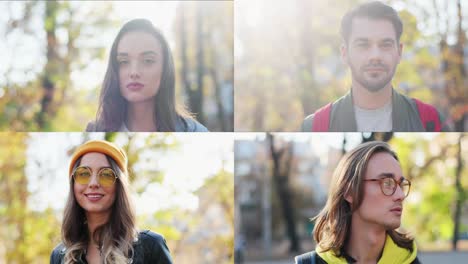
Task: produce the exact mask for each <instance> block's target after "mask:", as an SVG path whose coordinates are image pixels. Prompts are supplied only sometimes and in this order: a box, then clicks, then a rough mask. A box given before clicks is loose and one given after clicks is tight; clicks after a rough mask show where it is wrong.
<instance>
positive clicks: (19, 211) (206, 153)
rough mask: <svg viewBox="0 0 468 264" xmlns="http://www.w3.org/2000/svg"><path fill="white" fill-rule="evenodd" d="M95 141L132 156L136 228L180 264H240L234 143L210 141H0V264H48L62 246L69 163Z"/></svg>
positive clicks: (126, 137)
mask: <svg viewBox="0 0 468 264" xmlns="http://www.w3.org/2000/svg"><path fill="white" fill-rule="evenodd" d="M89 139H106V140H108V141H112V142H115V143H116V144H117V145H119V146H120V147H122V148H123V149H124V150H125V151H126V152H127V154H128V160H129V170H130V183H131V187H132V190H133V192H132V197H133V200H134V201H135V204H136V213H137V224H138V227H139V228H140V229H150V230H152V231H155V232H158V233H160V234H162V235H164V236H165V238H166V240H167V245H168V246H169V249H170V251H171V254H172V256H173V260H174V263H233V247H234V182H233V181H234V176H233V170H234V163H233V161H234V154H233V142H234V141H233V137H232V135H229V134H221V133H209V135H208V134H206V135H205V134H203V135H201V134H200V135H197V137H193V136H190V135H189V134H183V133H174V134H172V133H157V134H156V133H154V134H150V133H136V134H133V133H129V134H127V133H107V134H104V133H0V263H8V264H26V263H38V264H39V263H40V264H43V263H49V257H50V253H51V252H52V249H53V248H54V247H55V246H56V245H57V244H58V243H59V242H60V227H61V221H62V214H63V208H64V206H65V202H66V198H67V195H68V190H69V188H68V184H69V183H68V163H69V161H70V155H71V154H72V153H73V151H74V149H75V148H76V147H77V146H79V145H80V144H82V143H84V142H85V141H87V140H89Z"/></svg>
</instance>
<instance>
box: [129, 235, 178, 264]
mask: <svg viewBox="0 0 468 264" xmlns="http://www.w3.org/2000/svg"><path fill="white" fill-rule="evenodd" d="M138 244H140V245H141V247H142V250H143V252H142V253H143V255H144V260H145V263H157V264H172V258H171V255H170V253H169V248H168V247H167V245H166V240H165V239H164V237H163V236H162V235H160V234H157V233H154V232H152V231H149V230H145V231H141V232H140V233H139V234H138V243H137V245H138Z"/></svg>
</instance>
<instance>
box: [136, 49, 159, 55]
mask: <svg viewBox="0 0 468 264" xmlns="http://www.w3.org/2000/svg"><path fill="white" fill-rule="evenodd" d="M140 55H141V56H146V55H154V56H157V55H158V53H157V52H155V51H152V50H148V51H144V52H142V53H140Z"/></svg>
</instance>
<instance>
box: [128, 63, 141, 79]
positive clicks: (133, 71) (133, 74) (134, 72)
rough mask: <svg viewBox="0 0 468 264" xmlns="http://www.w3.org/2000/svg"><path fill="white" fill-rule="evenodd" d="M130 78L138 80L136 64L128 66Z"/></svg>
mask: <svg viewBox="0 0 468 264" xmlns="http://www.w3.org/2000/svg"><path fill="white" fill-rule="evenodd" d="M130 78H131V79H138V78H140V68H139V66H138V63H136V62H134V63H132V64H131V65H130Z"/></svg>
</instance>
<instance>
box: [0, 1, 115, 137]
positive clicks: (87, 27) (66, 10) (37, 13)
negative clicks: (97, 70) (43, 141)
mask: <svg viewBox="0 0 468 264" xmlns="http://www.w3.org/2000/svg"><path fill="white" fill-rule="evenodd" d="M10 4H14V5H16V8H22V9H23V10H24V12H23V14H22V17H21V18H19V19H15V20H12V22H11V23H10V24H8V25H7V26H6V29H7V30H6V32H7V33H6V36H5V38H7V39H8V38H9V37H10V36H9V35H10V34H11V35H13V34H14V33H17V32H16V31H18V30H19V29H21V30H22V34H21V35H20V39H22V40H23V41H25V42H27V43H29V42H28V41H29V40H30V39H33V40H34V42H36V43H38V46H39V47H41V48H40V49H39V50H40V53H41V57H40V58H33V59H34V60H38V61H39V62H44V64H43V65H41V63H39V64H34V65H32V66H31V68H30V69H15V67H17V66H16V65H10V66H9V67H11V70H10V71H7V75H6V81H5V84H6V87H5V93H4V94H3V96H1V98H0V107H2V109H5V111H4V113H3V114H2V118H0V127H4V128H5V127H8V128H9V129H10V130H16V131H18V130H19V131H35V130H41V131H44V130H45V131H50V130H53V131H57V130H62V129H64V128H65V129H67V127H69V128H68V130H70V129H71V130H83V129H84V126H85V124H83V123H85V122H87V121H89V120H90V119H91V118H92V117H91V115H92V114H94V113H95V112H96V110H95V109H97V105H96V106H94V108H95V109H92V106H88V105H87V104H86V103H85V102H84V101H86V99H85V98H84V96H83V95H84V93H83V91H78V90H75V89H74V88H77V87H76V86H77V84H76V83H73V82H71V75H72V72H74V71H77V70H83V69H84V68H86V67H87V66H88V65H89V64H90V61H91V60H93V59H96V58H100V59H103V57H104V51H105V48H107V45H106V46H105V47H104V46H102V45H101V46H99V45H95V43H91V42H92V41H90V40H95V39H96V38H97V37H98V36H99V34H101V33H102V32H106V31H107V32H108V29H109V28H110V27H111V26H113V25H115V23H116V21H115V20H113V19H109V18H107V17H105V16H103V14H108V13H111V11H112V3H110V2H106V3H98V4H95V3H84V4H77V3H74V2H67V1H56V0H54V1H25V2H16V3H10ZM10 11H11V10H10ZM7 16H9V17H11V18H13V17H15V16H14V15H13V11H11V14H10V13H8V14H7ZM38 21H39V23H42V24H43V27H42V28H41V29H42V30H37V29H32V27H33V25H34V26H35V27H38V26H37V23H38ZM39 28H40V26H39ZM15 30H16V31H15ZM42 33H44V35H45V38H44V37H43V35H42ZM42 46H44V48H42ZM21 56H24V54H21ZM37 68H39V69H38V70H37ZM15 74H16V75H18V74H23V75H25V78H26V77H28V78H29V79H30V80H28V81H24V82H22V83H14V82H12V81H11V80H10V78H9V76H10V75H11V76H13V75H15ZM78 86H79V84H78ZM38 88H40V89H38ZM77 105H81V106H83V107H80V111H76V106H77ZM70 116H72V117H73V118H70Z"/></svg>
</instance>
